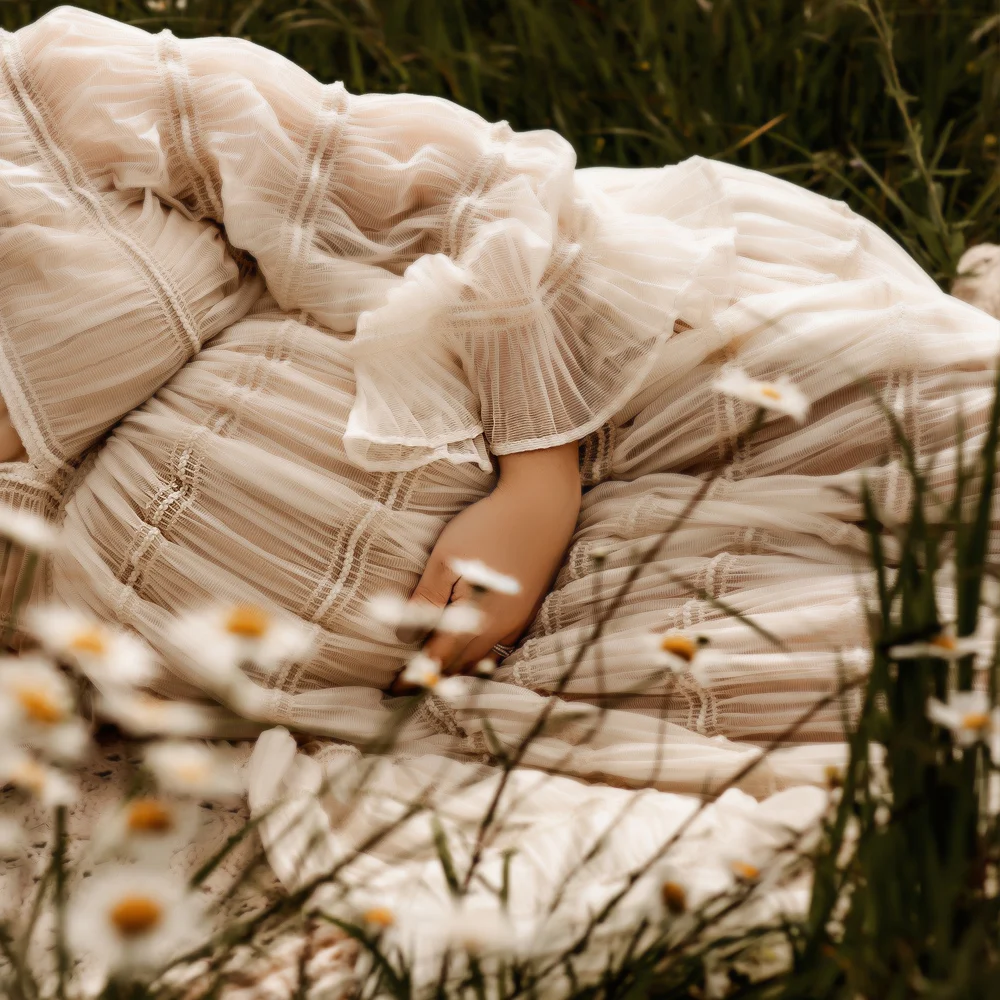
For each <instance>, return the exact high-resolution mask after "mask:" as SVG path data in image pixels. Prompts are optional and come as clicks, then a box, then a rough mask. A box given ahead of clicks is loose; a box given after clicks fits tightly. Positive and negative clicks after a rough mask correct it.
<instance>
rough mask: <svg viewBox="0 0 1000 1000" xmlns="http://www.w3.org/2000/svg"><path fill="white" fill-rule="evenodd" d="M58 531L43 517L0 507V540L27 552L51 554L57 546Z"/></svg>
mask: <svg viewBox="0 0 1000 1000" xmlns="http://www.w3.org/2000/svg"><path fill="white" fill-rule="evenodd" d="M59 537H60V535H59V529H58V528H57V527H56V526H55V525H54V524H52V522H51V521H46V520H45V518H44V517H39V516H38V515H37V514H31V513H28V512H27V511H23V510H11V509H10V508H9V507H2V506H0V538H6V539H7V541H9V542H13V543H14V544H15V545H19V546H20V547H21V548H23V549H27V550H28V551H29V552H52V551H53V550H54V549H56V548H58V546H59Z"/></svg>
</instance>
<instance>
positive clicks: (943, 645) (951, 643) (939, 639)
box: [931, 632, 956, 652]
mask: <svg viewBox="0 0 1000 1000" xmlns="http://www.w3.org/2000/svg"><path fill="white" fill-rule="evenodd" d="M931 645H932V646H936V647H937V648H938V649H946V650H948V651H949V652H952V651H953V650H954V649H955V648H956V644H955V638H954V636H950V635H947V634H945V633H944V632H942V633H941V634H940V635H936V636H934V638H933V639H931Z"/></svg>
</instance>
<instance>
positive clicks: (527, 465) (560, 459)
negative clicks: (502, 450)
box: [497, 441, 581, 516]
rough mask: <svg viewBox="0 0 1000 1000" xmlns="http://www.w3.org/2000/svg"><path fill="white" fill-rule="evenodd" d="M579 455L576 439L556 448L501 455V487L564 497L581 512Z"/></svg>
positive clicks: (499, 458) (559, 497) (556, 497)
mask: <svg viewBox="0 0 1000 1000" xmlns="http://www.w3.org/2000/svg"><path fill="white" fill-rule="evenodd" d="M578 456H579V449H578V445H577V442H576V441H570V442H569V443H568V444H561V445H557V446H556V447H554V448H539V449H536V450H535V451H519V452H515V453H514V454H511V455H499V456H497V459H498V461H499V463H500V480H499V482H498V484H497V485H498V488H501V487H502V488H504V489H507V490H518V491H521V490H525V491H530V492H533V493H535V494H536V495H541V496H551V497H552V498H553V499H561V500H564V501H565V502H566V503H567V504H568V505H570V506H573V505H575V507H576V510H577V512H578V511H579V507H580V496H581V487H580V464H579V457H578ZM574 516H575V515H574Z"/></svg>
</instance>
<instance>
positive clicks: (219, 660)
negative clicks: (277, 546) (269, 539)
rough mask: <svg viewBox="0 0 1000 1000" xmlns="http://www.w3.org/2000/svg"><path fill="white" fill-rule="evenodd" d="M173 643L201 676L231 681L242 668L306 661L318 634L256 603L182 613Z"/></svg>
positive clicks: (173, 627)
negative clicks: (244, 666)
mask: <svg viewBox="0 0 1000 1000" xmlns="http://www.w3.org/2000/svg"><path fill="white" fill-rule="evenodd" d="M170 637H171V639H172V640H173V641H174V642H175V643H176V644H177V645H178V646H179V647H180V648H181V649H182V650H183V651H184V652H185V653H186V654H187V655H188V656H189V657H190V658H191V659H192V660H193V661H194V662H195V663H196V664H197V665H198V667H199V670H200V671H201V676H202V677H203V678H204V679H206V680H209V681H214V682H222V683H226V682H227V681H229V680H230V679H231V678H232V677H233V676H234V675H235V674H236V673H237V672H238V671H239V667H240V665H241V664H243V663H245V662H248V661H249V662H252V663H254V664H256V665H257V666H258V667H260V668H262V669H263V670H268V671H270V670H275V669H277V668H278V667H279V666H280V665H281V664H283V663H287V662H291V661H298V660H301V659H303V658H304V657H306V656H307V655H308V654H309V653H310V652H311V651H312V649H313V646H314V644H315V632H314V630H313V629H311V628H309V627H308V626H307V625H305V624H304V623H303V622H302V621H301V620H300V619H298V618H292V617H291V616H289V615H284V614H277V613H275V612H272V611H269V610H267V609H266V608H262V607H259V606H258V605H255V604H235V605H224V606H219V607H215V608H211V609H209V610H207V611H193V612H189V613H187V614H182V615H179V616H178V617H177V618H176V619H175V621H174V622H173V623H172V624H171V628H170Z"/></svg>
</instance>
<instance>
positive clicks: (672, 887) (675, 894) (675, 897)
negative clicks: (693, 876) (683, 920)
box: [660, 882, 687, 916]
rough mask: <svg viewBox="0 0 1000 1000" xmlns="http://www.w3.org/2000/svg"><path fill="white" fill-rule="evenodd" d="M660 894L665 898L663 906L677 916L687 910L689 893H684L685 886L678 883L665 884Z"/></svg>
mask: <svg viewBox="0 0 1000 1000" xmlns="http://www.w3.org/2000/svg"><path fill="white" fill-rule="evenodd" d="M660 894H661V895H662V896H663V905H664V906H666V908H667V909H668V910H669V911H670V912H671V913H673V914H674V915H675V916H679V915H680V914H682V913H684V911H685V910H687V893H686V892H685V891H684V886H682V885H678V884H677V883H676V882H664V883H663V885H662V886H661V887H660Z"/></svg>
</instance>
